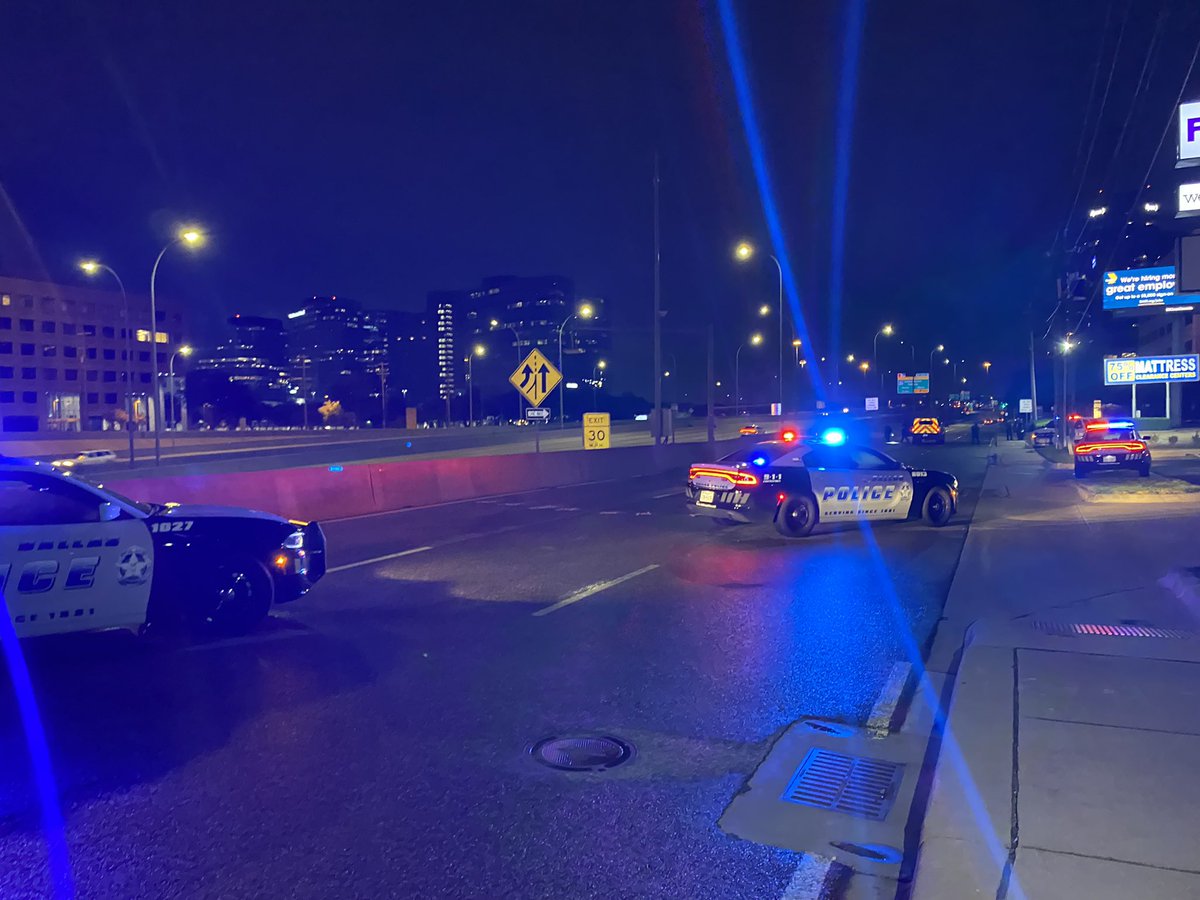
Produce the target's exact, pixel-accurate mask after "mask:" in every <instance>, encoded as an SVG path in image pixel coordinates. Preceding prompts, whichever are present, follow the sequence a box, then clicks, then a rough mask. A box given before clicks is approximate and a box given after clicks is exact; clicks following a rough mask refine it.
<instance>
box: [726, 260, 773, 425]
mask: <svg viewBox="0 0 1200 900" xmlns="http://www.w3.org/2000/svg"><path fill="white" fill-rule="evenodd" d="M767 255H768V256H770V257H771V262H773V263H775V269H776V270H777V271H778V272H779V412H780V414H781V415H782V413H783V266H782V265H780V263H779V259H778V258H777V257H776V256H775V254H774V253H769V254H767ZM733 256H734V259H736V260H737V261H738V262H746V261H747V260H748V259H750V257H752V256H754V245H753V244H751V243H749V242H748V241H742V242H741V243H740V244H738V245H737V246H736V247H734V248H733Z"/></svg>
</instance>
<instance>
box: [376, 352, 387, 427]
mask: <svg viewBox="0 0 1200 900" xmlns="http://www.w3.org/2000/svg"><path fill="white" fill-rule="evenodd" d="M377 371H378V373H379V427H380V428H381V429H383V428H387V377H388V365H387V363H386V362H381V363H380V364H379V368H378V369H377Z"/></svg>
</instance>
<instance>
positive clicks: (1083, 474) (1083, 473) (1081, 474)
mask: <svg viewBox="0 0 1200 900" xmlns="http://www.w3.org/2000/svg"><path fill="white" fill-rule="evenodd" d="M1075 477H1076V478H1087V469H1085V468H1083V467H1082V466H1076V467H1075Z"/></svg>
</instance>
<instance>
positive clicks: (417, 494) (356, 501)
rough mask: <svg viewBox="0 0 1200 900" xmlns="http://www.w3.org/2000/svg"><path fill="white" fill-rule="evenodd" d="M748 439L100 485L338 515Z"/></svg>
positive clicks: (686, 457)
mask: <svg viewBox="0 0 1200 900" xmlns="http://www.w3.org/2000/svg"><path fill="white" fill-rule="evenodd" d="M749 440H753V439H745V438H743V439H735V440H728V441H719V442H717V443H716V444H713V445H710V444H671V445H667V446H663V447H625V448H618V449H613V450H594V451H586V450H577V451H565V452H559V453H540V454H539V453H524V454H516V455H510V456H473V457H459V458H450V459H424V460H407V461H401V462H393V463H375V464H371V463H362V464H358V465H345V466H314V467H308V468H297V469H278V470H271V471H266V472H230V473H222V474H210V475H187V476H171V477H166V478H151V477H145V478H112V479H104V483H105V484H106V485H108V486H109V487H111V488H113V489H114V490H116V491H119V492H120V493H122V494H125V495H127V496H129V497H132V498H134V499H135V500H147V501H154V502H160V503H164V502H176V503H206V504H217V505H221V506H242V507H247V508H249V509H259V510H262V511H264V512H271V513H276V514H278V515H281V516H287V517H289V518H297V519H337V518H344V517H347V516H359V515H366V514H368V513H376V512H388V511H391V510H398V509H406V508H408V507H413V506H430V505H433V504H436V503H449V502H452V501H456V500H470V499H473V498H476V497H489V496H495V495H497V494H510V493H515V492H519V491H529V490H537V489H539V488H554V487H565V486H567V485H571V484H580V483H583V482H588V481H606V480H617V479H620V478H633V477H637V476H641V475H654V474H657V473H659V472H666V471H669V470H671V469H678V470H679V472H680V477H681V478H682V477H683V475H684V474H685V470H686V468H687V466H688V465H689V464H690V463H693V462H698V461H702V460H705V459H713V458H715V457H716V456H719V455H724V454H726V453H729V452H730V451H731V450H732V449H734V448H735V447H737V446H740V445H741V444H744V443H746V442H747V441H749Z"/></svg>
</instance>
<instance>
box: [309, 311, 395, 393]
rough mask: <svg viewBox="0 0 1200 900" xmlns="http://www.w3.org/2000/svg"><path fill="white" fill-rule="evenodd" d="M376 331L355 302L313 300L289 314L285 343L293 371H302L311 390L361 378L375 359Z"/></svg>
mask: <svg viewBox="0 0 1200 900" xmlns="http://www.w3.org/2000/svg"><path fill="white" fill-rule="evenodd" d="M376 334H377V329H376V326H375V324H374V323H370V322H368V319H367V317H366V315H364V313H363V310H362V306H361V305H359V304H358V303H357V302H356V301H354V300H345V299H338V298H337V297H313V298H312V299H311V300H309V301H308V302H307V303H305V304H304V306H302V307H301V308H300V309H297V310H295V311H293V312H290V313H288V316H287V343H288V353H289V355H290V357H291V363H292V367H293V369H295V370H296V371H299V369H300V368H301V367H304V368H305V369H306V370H307V372H306V379H307V380H308V382H309V383H310V384H311V385H313V389H314V390H316V391H318V392H320V391H325V390H328V389H329V387H330V386H331V385H333V384H334V383H335V382H336V381H338V380H339V379H341V378H352V377H354V376H358V375H363V374H365V373H366V371H367V364H368V363H369V362H370V360H371V359H373V358H374V353H375V349H376V347H375V339H376Z"/></svg>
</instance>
